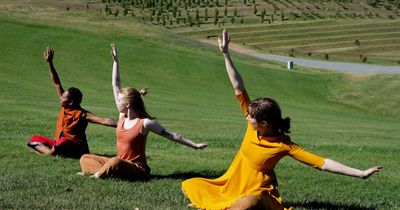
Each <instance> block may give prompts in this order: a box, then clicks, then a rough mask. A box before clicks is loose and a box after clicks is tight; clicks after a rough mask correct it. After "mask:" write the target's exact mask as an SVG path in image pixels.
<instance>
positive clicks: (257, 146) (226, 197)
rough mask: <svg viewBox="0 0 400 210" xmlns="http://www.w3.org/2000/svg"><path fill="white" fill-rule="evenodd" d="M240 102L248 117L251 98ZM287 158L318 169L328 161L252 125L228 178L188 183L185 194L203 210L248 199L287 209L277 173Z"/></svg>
mask: <svg viewBox="0 0 400 210" xmlns="http://www.w3.org/2000/svg"><path fill="white" fill-rule="evenodd" d="M237 99H238V101H239V103H240V105H241V108H242V110H243V112H244V113H245V115H247V114H248V113H247V107H248V105H249V103H250V99H249V96H248V95H247V93H246V92H245V91H244V92H243V93H242V94H241V95H237ZM285 156H290V157H293V158H295V159H296V160H298V161H300V162H303V163H305V164H307V165H310V166H312V167H315V168H318V169H320V168H321V167H322V165H323V164H324V161H325V158H322V157H319V156H316V155H314V154H311V153H309V152H307V151H305V150H304V149H303V148H302V147H300V146H298V145H296V144H294V143H293V142H291V140H290V137H289V136H277V137H263V136H258V134H257V131H256V130H253V129H252V128H251V126H250V124H248V125H247V130H246V134H245V137H244V139H243V141H242V145H241V147H240V149H239V152H238V153H237V154H236V156H235V159H234V160H233V162H232V164H231V166H230V167H229V169H228V170H227V171H226V172H225V174H224V175H222V176H221V177H219V178H217V179H205V178H193V179H188V180H185V181H184V182H182V190H183V192H184V193H185V195H186V196H187V197H188V198H189V199H190V201H191V202H192V204H193V205H194V206H195V207H196V208H199V209H227V208H229V207H230V206H231V205H232V204H233V203H235V202H236V201H238V200H239V199H241V198H243V197H244V196H246V195H252V196H255V197H257V198H259V199H260V200H261V201H262V202H263V204H264V206H266V208H272V209H286V208H285V207H284V206H283V205H282V198H281V196H280V195H279V192H278V190H277V185H278V184H277V181H276V176H275V172H274V167H275V165H276V164H277V163H278V161H279V160H280V159H281V158H283V157H285Z"/></svg>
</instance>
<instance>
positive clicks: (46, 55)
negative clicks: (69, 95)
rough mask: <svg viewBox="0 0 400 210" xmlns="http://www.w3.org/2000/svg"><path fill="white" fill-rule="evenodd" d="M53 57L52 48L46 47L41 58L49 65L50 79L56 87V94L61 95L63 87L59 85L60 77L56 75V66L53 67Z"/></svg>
mask: <svg viewBox="0 0 400 210" xmlns="http://www.w3.org/2000/svg"><path fill="white" fill-rule="evenodd" d="M53 57H54V48H53V47H51V46H49V47H47V49H46V51H44V53H43V58H44V60H45V61H46V62H47V63H48V65H49V73H50V77H51V81H52V82H53V84H54V87H55V88H56V92H57V95H58V96H61V95H62V94H63V93H64V89H63V87H62V85H61V81H60V78H59V77H58V74H57V71H56V68H55V67H54V64H53Z"/></svg>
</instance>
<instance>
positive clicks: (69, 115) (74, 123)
mask: <svg viewBox="0 0 400 210" xmlns="http://www.w3.org/2000/svg"><path fill="white" fill-rule="evenodd" d="M86 112H87V111H86V110H84V109H82V108H81V107H79V108H78V109H65V108H64V107H61V110H60V112H59V113H58V119H57V126H56V133H55V135H54V138H55V139H56V140H58V139H59V138H60V137H63V136H64V137H66V138H67V139H70V140H72V141H74V142H77V143H83V142H86V134H85V130H86V127H87V125H88V122H87V120H86V118H85V116H84V115H85V113H86Z"/></svg>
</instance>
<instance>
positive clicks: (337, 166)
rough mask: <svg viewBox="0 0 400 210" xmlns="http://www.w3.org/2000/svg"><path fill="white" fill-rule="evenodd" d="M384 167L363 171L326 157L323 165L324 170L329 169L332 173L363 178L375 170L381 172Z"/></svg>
mask: <svg viewBox="0 0 400 210" xmlns="http://www.w3.org/2000/svg"><path fill="white" fill-rule="evenodd" d="M382 168H383V167H382V166H374V167H371V168H369V169H367V170H364V171H363V170H359V169H356V168H351V167H349V166H346V165H343V164H341V163H339V162H336V161H334V160H331V159H326V160H325V162H324V165H323V166H322V170H323V171H329V172H332V173H337V174H341V175H346V176H353V177H358V178H362V179H367V178H368V177H370V176H371V175H372V174H374V173H375V172H379V171H380V170H381V169H382Z"/></svg>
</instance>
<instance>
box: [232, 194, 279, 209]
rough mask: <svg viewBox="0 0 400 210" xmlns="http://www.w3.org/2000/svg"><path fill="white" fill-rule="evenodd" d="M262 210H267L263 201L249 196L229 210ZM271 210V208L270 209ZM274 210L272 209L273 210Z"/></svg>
mask: <svg viewBox="0 0 400 210" xmlns="http://www.w3.org/2000/svg"><path fill="white" fill-rule="evenodd" d="M245 209H246V210H259V209H260V210H261V209H266V208H265V206H264V205H263V203H262V201H261V200H259V199H258V198H256V197H254V196H252V195H247V196H244V197H243V198H241V199H239V200H238V201H236V202H235V203H234V204H233V205H232V206H231V207H230V208H229V210H245ZM268 209H269V208H268ZM271 210H272V209H271Z"/></svg>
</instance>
